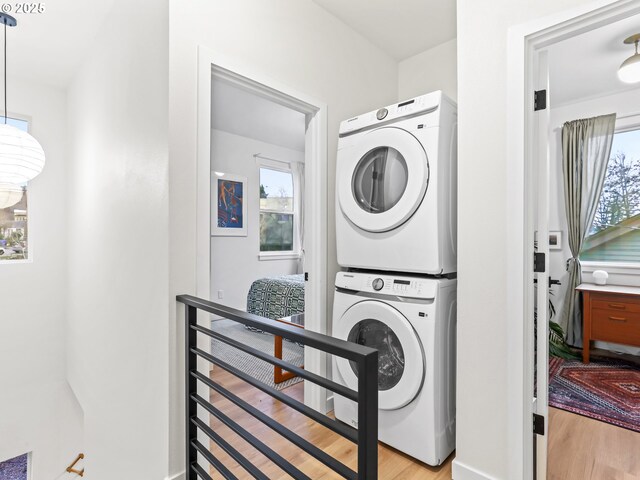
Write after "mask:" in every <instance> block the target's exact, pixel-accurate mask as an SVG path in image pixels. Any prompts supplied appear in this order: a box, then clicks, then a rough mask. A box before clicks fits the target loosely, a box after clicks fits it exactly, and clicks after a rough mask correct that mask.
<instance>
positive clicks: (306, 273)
mask: <svg viewBox="0 0 640 480" xmlns="http://www.w3.org/2000/svg"><path fill="white" fill-rule="evenodd" d="M304 281H305V282H308V281H309V272H304Z"/></svg>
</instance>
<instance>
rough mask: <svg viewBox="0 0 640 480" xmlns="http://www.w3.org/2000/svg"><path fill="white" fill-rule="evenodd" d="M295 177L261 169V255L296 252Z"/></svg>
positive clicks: (285, 173) (289, 173)
mask: <svg viewBox="0 0 640 480" xmlns="http://www.w3.org/2000/svg"><path fill="white" fill-rule="evenodd" d="M293 211H294V193H293V174H292V173H291V172H284V171H281V170H273V169H270V168H260V251H261V252H267V251H281V252H282V251H285V252H286V251H292V250H293V231H294V230H293V229H294V224H293V222H294V219H293Z"/></svg>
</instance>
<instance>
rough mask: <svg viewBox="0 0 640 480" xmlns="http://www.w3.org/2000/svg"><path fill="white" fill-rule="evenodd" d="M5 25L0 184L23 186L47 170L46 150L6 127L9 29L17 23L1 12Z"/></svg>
mask: <svg viewBox="0 0 640 480" xmlns="http://www.w3.org/2000/svg"><path fill="white" fill-rule="evenodd" d="M0 23H3V24H4V123H3V124H0V183H10V184H13V185H21V184H25V183H27V182H28V181H29V180H31V179H33V178H34V177H36V176H37V175H38V174H40V172H42V169H43V168H44V162H45V158H44V151H43V150H42V147H41V146H40V144H39V143H38V141H37V140H36V139H35V138H33V137H32V136H31V135H29V134H28V133H27V132H25V131H23V130H20V129H19V128H16V127H14V126H11V125H7V27H15V26H16V25H17V24H18V22H17V21H16V19H15V18H13V17H12V16H11V15H7V14H6V13H0Z"/></svg>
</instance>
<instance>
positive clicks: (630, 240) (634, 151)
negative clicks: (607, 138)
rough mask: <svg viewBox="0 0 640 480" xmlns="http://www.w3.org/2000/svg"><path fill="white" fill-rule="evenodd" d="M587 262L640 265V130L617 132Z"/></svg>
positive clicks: (586, 248)
mask: <svg viewBox="0 0 640 480" xmlns="http://www.w3.org/2000/svg"><path fill="white" fill-rule="evenodd" d="M580 258H581V259H583V260H594V261H617V262H640V129H638V130H630V131H627V132H620V133H616V134H615V136H614V139H613V145H612V147H611V157H610V159H609V164H608V166H607V174H606V177H605V181H604V186H603V188H602V194H601V195H600V202H599V203H598V209H597V211H596V216H595V218H594V220H593V224H592V225H591V231H590V236H589V237H588V238H587V240H586V242H585V245H584V248H583V253H582V254H581V256H580Z"/></svg>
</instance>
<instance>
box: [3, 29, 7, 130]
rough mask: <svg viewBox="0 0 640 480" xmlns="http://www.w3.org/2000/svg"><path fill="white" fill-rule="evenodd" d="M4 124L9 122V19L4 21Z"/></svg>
mask: <svg viewBox="0 0 640 480" xmlns="http://www.w3.org/2000/svg"><path fill="white" fill-rule="evenodd" d="M4 124H5V125H6V124H7V21H6V20H5V21H4Z"/></svg>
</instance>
